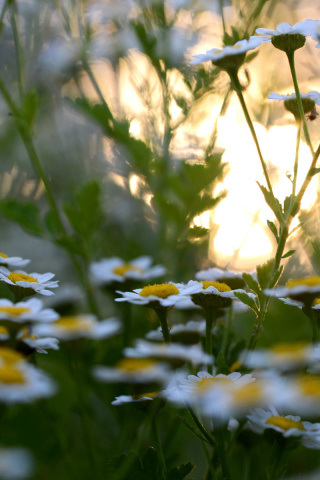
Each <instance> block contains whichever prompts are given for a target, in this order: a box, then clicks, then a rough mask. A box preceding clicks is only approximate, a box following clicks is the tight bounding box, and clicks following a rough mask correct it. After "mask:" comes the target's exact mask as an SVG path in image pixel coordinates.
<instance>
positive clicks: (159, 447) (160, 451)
mask: <svg viewBox="0 0 320 480" xmlns="http://www.w3.org/2000/svg"><path fill="white" fill-rule="evenodd" d="M152 430H153V435H154V439H155V442H156V447H157V452H158V454H159V457H160V463H161V470H162V474H161V477H162V478H163V479H166V478H167V465H166V460H165V457H164V453H163V448H162V443H161V439H160V435H159V431H158V427H157V421H156V418H155V417H154V418H153V420H152Z"/></svg>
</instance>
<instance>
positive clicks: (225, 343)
mask: <svg viewBox="0 0 320 480" xmlns="http://www.w3.org/2000/svg"><path fill="white" fill-rule="evenodd" d="M232 319H233V309H232V304H231V305H230V307H229V308H228V318H227V325H226V327H225V329H224V334H223V339H222V347H221V352H222V354H223V356H224V357H225V356H226V352H227V347H228V340H229V337H230V333H231V328H232Z"/></svg>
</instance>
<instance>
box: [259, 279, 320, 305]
mask: <svg viewBox="0 0 320 480" xmlns="http://www.w3.org/2000/svg"><path fill="white" fill-rule="evenodd" d="M318 292H320V277H317V276H315V275H313V276H311V277H305V278H300V279H296V280H289V282H287V284H286V285H285V286H277V287H275V288H274V289H270V288H266V289H265V290H264V294H265V295H267V296H269V297H277V298H279V297H290V298H293V299H294V300H298V301H303V298H304V297H307V298H309V297H310V296H312V297H316V296H317V293H318Z"/></svg>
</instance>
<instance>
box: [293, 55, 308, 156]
mask: <svg viewBox="0 0 320 480" xmlns="http://www.w3.org/2000/svg"><path fill="white" fill-rule="evenodd" d="M287 57H288V61H289V65H290V71H291V76H292V80H293V85H294V91H295V93H296V100H297V104H298V108H299V114H300V119H301V122H302V125H303V132H304V136H305V139H306V142H307V144H308V147H309V148H310V150H311V153H312V155H314V150H313V147H312V143H311V139H310V135H309V130H308V125H307V121H306V117H305V114H304V111H303V106H302V101H301V95H300V90H299V85H298V80H297V74H296V69H295V65H294V52H287Z"/></svg>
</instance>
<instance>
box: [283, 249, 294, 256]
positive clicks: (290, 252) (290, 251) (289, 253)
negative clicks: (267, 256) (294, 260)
mask: <svg viewBox="0 0 320 480" xmlns="http://www.w3.org/2000/svg"><path fill="white" fill-rule="evenodd" d="M294 252H295V250H289V251H288V252H287V253H285V254H284V255H282V258H288V257H291V255H293V254H294Z"/></svg>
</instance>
